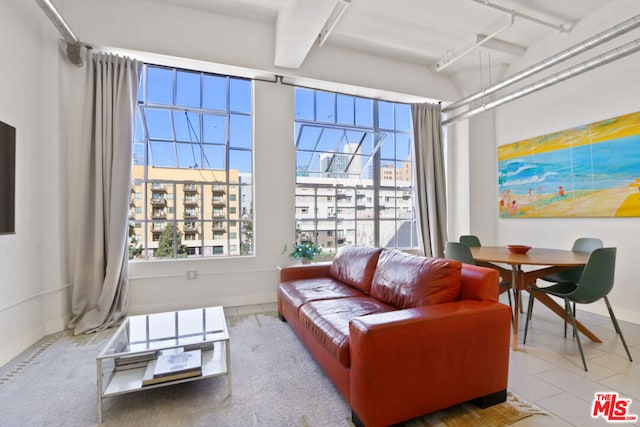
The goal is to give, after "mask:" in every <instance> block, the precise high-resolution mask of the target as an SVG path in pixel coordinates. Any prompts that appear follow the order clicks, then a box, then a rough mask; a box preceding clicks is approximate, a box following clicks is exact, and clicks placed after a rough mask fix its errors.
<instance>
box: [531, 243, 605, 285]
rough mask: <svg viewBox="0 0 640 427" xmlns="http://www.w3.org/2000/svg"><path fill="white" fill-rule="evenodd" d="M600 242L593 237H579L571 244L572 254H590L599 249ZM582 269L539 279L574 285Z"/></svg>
mask: <svg viewBox="0 0 640 427" xmlns="http://www.w3.org/2000/svg"><path fill="white" fill-rule="evenodd" d="M602 246H603V245H602V240H600V239H597V238H594V237H581V238H579V239H576V241H575V242H573V247H572V248H571V251H572V252H586V253H591V252H593V251H594V249H598V248H601V247H602ZM583 269H584V267H576V268H572V269H569V270H563V271H560V272H558V273H554V274H549V275H547V276H543V277H541V278H540V279H542V280H544V281H546V282H553V283H576V282H578V281H579V280H580V276H581V275H582V270H583Z"/></svg>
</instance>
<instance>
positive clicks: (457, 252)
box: [444, 242, 513, 322]
mask: <svg viewBox="0 0 640 427" xmlns="http://www.w3.org/2000/svg"><path fill="white" fill-rule="evenodd" d="M444 256H445V257H447V258H448V259H454V260H456V261H460V262H462V263H464V264H471V265H477V264H476V260H475V259H474V258H473V255H472V254H471V249H469V246H467V245H466V244H464V243H459V242H447V244H446V246H445V249H444ZM510 289H511V284H510V283H509V282H502V281H500V293H502V292H504V291H505V290H506V292H507V297H508V298H509V307H513V305H512V304H511V292H509V291H510ZM511 321H512V322H513V314H511Z"/></svg>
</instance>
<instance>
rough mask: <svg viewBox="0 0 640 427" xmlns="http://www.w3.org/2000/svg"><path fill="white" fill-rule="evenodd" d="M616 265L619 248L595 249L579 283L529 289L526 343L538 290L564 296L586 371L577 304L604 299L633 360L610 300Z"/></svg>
mask: <svg viewBox="0 0 640 427" xmlns="http://www.w3.org/2000/svg"><path fill="white" fill-rule="evenodd" d="M615 264H616V248H598V249H595V250H594V251H593V252H591V255H590V256H589V261H587V264H586V265H585V267H584V271H583V272H582V275H581V276H580V279H579V280H578V281H577V282H575V283H566V282H565V283H556V284H555V285H551V286H547V287H546V288H536V287H531V288H529V292H530V297H529V309H528V311H527V321H526V323H525V326H524V340H523V342H524V343H525V344H526V342H527V331H528V330H529V321H530V320H531V314H532V312H533V301H534V300H535V294H536V293H537V292H543V293H545V294H548V295H553V296H556V297H559V298H563V299H564V312H565V322H566V318H567V317H569V319H570V320H571V323H572V325H573V333H574V336H575V337H576V341H577V342H578V349H579V350H580V357H581V358H582V364H583V365H584V370H585V371H586V370H587V362H586V361H585V358H584V353H583V351H582V344H581V343H580V336H579V334H578V332H577V328H576V313H575V303H578V304H590V303H593V302H596V301H598V300H600V299H602V298H604V301H605V303H606V304H607V309H608V310H609V316H610V317H611V321H612V322H613V327H614V328H615V330H616V333H617V334H618V335H620V339H621V340H622V345H623V346H624V349H625V351H626V352H627V356H629V360H631V361H633V359H632V358H631V353H629V348H628V347H627V342H626V341H625V339H624V336H623V335H622V330H621V329H620V325H619V324H618V321H617V320H616V316H615V315H614V314H613V309H612V308H611V304H610V303H609V298H607V295H608V294H609V292H610V291H611V288H613V278H614V275H615ZM570 303H573V304H574V305H573V307H574V308H573V309H571V308H570ZM565 337H566V332H565Z"/></svg>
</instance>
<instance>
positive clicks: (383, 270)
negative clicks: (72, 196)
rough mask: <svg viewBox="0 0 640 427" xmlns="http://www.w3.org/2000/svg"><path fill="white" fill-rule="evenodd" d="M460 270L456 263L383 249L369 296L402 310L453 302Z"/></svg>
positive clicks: (457, 289) (460, 284)
mask: <svg viewBox="0 0 640 427" xmlns="http://www.w3.org/2000/svg"><path fill="white" fill-rule="evenodd" d="M461 270H462V264H461V263H460V262H458V261H453V260H449V259H444V258H430V257H422V256H416V255H410V254H407V253H404V252H400V251H393V250H385V251H383V252H382V254H381V255H380V258H379V259H378V266H377V268H376V272H375V274H374V276H373V281H372V283H371V296H372V297H373V298H376V299H378V300H380V301H382V302H385V303H387V304H390V305H393V306H395V307H398V308H403V309H404V308H414V307H420V306H423V305H432V304H442V303H445V302H452V301H456V300H457V299H458V298H459V295H460V287H461V286H462V273H461Z"/></svg>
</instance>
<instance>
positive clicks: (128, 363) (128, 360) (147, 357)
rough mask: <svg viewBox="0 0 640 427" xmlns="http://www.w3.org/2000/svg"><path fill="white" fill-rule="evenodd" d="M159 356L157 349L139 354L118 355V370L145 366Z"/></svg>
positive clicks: (116, 362)
mask: <svg viewBox="0 0 640 427" xmlns="http://www.w3.org/2000/svg"><path fill="white" fill-rule="evenodd" d="M156 357H158V352H157V351H147V352H144V353H137V354H125V355H122V356H119V357H116V359H115V364H116V371H124V370H126V369H136V368H144V367H145V366H147V364H148V363H149V361H151V360H154V359H155V358H156Z"/></svg>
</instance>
